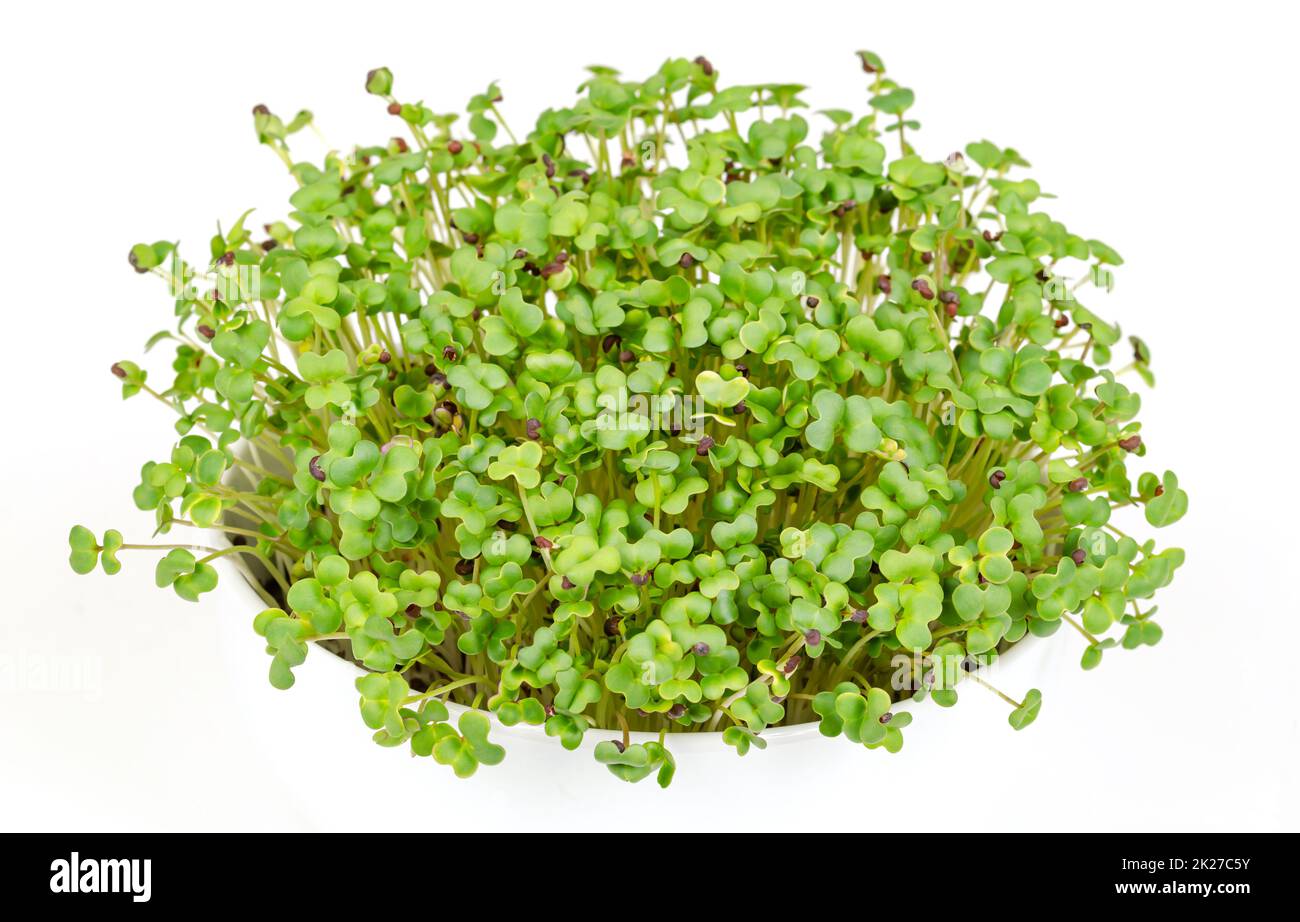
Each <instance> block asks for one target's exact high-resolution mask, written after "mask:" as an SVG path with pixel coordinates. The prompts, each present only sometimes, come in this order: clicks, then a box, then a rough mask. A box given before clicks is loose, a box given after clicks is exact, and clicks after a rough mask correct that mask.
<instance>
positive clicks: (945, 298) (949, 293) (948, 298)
mask: <svg viewBox="0 0 1300 922" xmlns="http://www.w3.org/2000/svg"><path fill="white" fill-rule="evenodd" d="M939 300H940V301H942V302H943V303H944V304H956V303H957V302H958V301H960V300H961V296H960V295H958V294H957V292H955V291H953V290H952V289H951V288H945V289H944V290H943V291H941V292H939Z"/></svg>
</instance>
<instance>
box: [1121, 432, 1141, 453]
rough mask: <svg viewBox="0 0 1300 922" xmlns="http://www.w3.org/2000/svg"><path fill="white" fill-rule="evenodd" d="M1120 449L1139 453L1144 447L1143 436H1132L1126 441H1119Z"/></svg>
mask: <svg viewBox="0 0 1300 922" xmlns="http://www.w3.org/2000/svg"><path fill="white" fill-rule="evenodd" d="M1119 447H1120V448H1122V449H1124V450H1125V451H1137V450H1138V449H1139V448H1141V447H1142V436H1140V435H1130V436H1129V437H1128V438H1126V439H1120V440H1119Z"/></svg>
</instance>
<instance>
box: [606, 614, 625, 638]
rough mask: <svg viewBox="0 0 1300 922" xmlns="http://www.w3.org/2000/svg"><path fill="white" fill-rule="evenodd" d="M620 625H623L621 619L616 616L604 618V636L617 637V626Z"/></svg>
mask: <svg viewBox="0 0 1300 922" xmlns="http://www.w3.org/2000/svg"><path fill="white" fill-rule="evenodd" d="M622 623H623V619H622V618H620V617H619V616H618V615H613V616H612V617H609V618H606V619H605V636H606V637H617V636H618V626H619V625H620V624H622Z"/></svg>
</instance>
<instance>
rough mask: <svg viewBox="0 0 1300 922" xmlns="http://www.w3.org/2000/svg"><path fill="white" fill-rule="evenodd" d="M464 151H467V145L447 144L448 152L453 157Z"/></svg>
mask: <svg viewBox="0 0 1300 922" xmlns="http://www.w3.org/2000/svg"><path fill="white" fill-rule="evenodd" d="M464 149H465V145H464V144H461V143H460V142H459V141H448V142H447V152H448V153H450V154H451V155H452V156H455V155H456V154H459V153H460V152H461V151H463V150H464Z"/></svg>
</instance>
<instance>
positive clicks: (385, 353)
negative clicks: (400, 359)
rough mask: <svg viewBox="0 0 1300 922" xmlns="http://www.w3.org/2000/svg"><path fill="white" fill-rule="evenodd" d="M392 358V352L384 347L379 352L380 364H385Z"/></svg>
mask: <svg viewBox="0 0 1300 922" xmlns="http://www.w3.org/2000/svg"><path fill="white" fill-rule="evenodd" d="M392 360H393V355H392V353H391V352H389V351H388V350H387V349H385V350H384V351H383V352H380V353H379V364H380V365H387V364H388V363H389V362H391V361H392Z"/></svg>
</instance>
